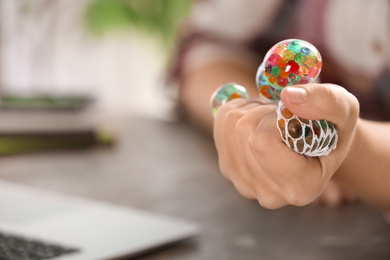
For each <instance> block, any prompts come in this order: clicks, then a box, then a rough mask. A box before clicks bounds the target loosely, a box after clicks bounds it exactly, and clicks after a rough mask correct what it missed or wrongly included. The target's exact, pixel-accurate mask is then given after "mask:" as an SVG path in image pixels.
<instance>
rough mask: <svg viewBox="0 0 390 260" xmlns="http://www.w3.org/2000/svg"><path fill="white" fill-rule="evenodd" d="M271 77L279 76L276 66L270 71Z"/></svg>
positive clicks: (278, 69)
mask: <svg viewBox="0 0 390 260" xmlns="http://www.w3.org/2000/svg"><path fill="white" fill-rule="evenodd" d="M271 75H272V76H275V77H279V75H280V68H279V67H278V66H273V67H272V69H271Z"/></svg>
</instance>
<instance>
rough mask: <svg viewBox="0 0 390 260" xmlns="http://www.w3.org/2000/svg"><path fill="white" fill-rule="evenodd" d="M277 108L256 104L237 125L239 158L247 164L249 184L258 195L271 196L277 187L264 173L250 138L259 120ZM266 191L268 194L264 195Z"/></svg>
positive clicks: (246, 172)
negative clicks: (252, 150) (251, 146)
mask: <svg viewBox="0 0 390 260" xmlns="http://www.w3.org/2000/svg"><path fill="white" fill-rule="evenodd" d="M275 108H276V106H275V105H274V104H267V105H261V106H256V107H254V108H253V109H251V110H249V111H248V112H247V113H246V114H245V115H244V116H243V117H241V119H240V120H238V122H237V124H236V127H235V134H234V136H235V138H236V144H237V148H236V150H238V153H237V154H238V155H239V156H240V157H239V158H238V160H240V161H241V162H242V163H243V165H244V166H245V173H244V174H245V176H246V178H247V179H248V181H249V185H251V186H252V187H253V188H254V190H255V191H256V197H259V196H261V197H262V198H265V197H270V194H271V193H275V190H276V187H275V183H274V182H273V181H272V180H271V179H270V178H269V176H268V175H266V174H264V170H263V169H262V164H260V163H258V161H259V160H260V159H261V158H255V157H254V155H253V153H252V152H251V150H250V148H249V144H248V143H249V142H248V140H249V138H250V136H251V135H252V134H253V132H254V131H255V130H256V128H257V126H258V124H259V122H260V121H261V120H262V119H263V118H264V117H265V116H267V115H269V114H274V113H275ZM261 161H262V160H261ZM265 193H267V195H264V194H265ZM260 194H262V195H260ZM259 202H260V200H259ZM267 204H270V203H267Z"/></svg>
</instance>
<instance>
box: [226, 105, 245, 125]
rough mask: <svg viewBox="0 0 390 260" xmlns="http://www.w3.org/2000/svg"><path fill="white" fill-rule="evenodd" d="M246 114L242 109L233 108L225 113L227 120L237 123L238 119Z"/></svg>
mask: <svg viewBox="0 0 390 260" xmlns="http://www.w3.org/2000/svg"><path fill="white" fill-rule="evenodd" d="M244 115H245V112H244V111H243V110H242V109H239V108H236V109H231V110H229V111H228V112H226V114H225V121H226V122H229V123H237V121H238V120H239V119H240V118H242V117H243V116H244Z"/></svg>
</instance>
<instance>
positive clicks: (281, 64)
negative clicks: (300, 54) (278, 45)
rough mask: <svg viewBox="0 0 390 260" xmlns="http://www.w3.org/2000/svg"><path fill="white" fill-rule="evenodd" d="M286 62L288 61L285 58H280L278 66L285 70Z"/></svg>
mask: <svg viewBox="0 0 390 260" xmlns="http://www.w3.org/2000/svg"><path fill="white" fill-rule="evenodd" d="M286 64H287V62H286V61H285V60H284V59H279V60H278V67H279V68H280V69H281V70H283V69H284V68H286Z"/></svg>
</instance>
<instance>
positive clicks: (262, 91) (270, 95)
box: [256, 62, 280, 103]
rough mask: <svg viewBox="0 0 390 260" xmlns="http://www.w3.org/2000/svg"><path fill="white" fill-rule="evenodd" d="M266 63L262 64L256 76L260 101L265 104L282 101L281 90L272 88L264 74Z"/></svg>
mask: <svg viewBox="0 0 390 260" xmlns="http://www.w3.org/2000/svg"><path fill="white" fill-rule="evenodd" d="M263 70H264V62H263V63H261V65H260V67H259V69H258V70H257V74H256V85H257V90H258V91H259V97H260V100H261V101H262V102H264V103H274V102H278V101H279V100H280V90H279V89H277V88H274V87H272V86H271V85H269V84H268V82H267V81H266V79H265V77H264V74H263V73H262V72H263Z"/></svg>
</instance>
